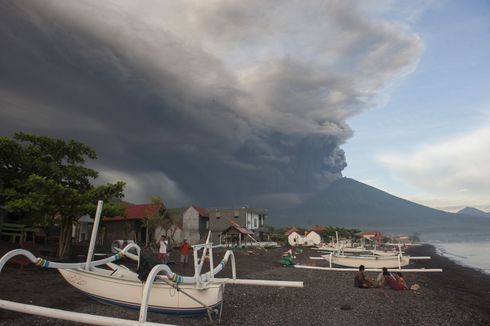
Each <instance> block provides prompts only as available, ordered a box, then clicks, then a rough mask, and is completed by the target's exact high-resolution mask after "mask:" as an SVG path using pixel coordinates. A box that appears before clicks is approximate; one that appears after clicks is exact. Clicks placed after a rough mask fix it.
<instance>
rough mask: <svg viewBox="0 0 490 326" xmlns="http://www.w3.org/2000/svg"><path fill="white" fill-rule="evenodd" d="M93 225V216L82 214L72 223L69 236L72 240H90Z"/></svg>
mask: <svg viewBox="0 0 490 326" xmlns="http://www.w3.org/2000/svg"><path fill="white" fill-rule="evenodd" d="M93 226H94V218H92V217H90V215H88V214H87V215H83V216H82V217H80V218H79V219H78V220H77V221H76V222H74V223H73V226H72V233H71V237H72V239H73V242H85V241H90V236H91V235H92V228H93Z"/></svg>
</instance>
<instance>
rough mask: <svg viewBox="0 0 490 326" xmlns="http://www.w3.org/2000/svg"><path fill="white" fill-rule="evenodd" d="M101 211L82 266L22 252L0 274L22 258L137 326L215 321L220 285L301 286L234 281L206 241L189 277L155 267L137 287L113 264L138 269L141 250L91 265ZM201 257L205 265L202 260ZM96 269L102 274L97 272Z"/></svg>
mask: <svg viewBox="0 0 490 326" xmlns="http://www.w3.org/2000/svg"><path fill="white" fill-rule="evenodd" d="M101 211H102V202H101V201H99V206H98V207H97V214H96V218H95V223H94V228H93V230H92V237H91V240H90V245H89V250H88V254H87V261H86V262H81V263H59V262H52V261H48V260H45V259H43V258H41V257H36V256H34V255H33V254H32V253H31V252H29V251H27V250H24V249H15V250H12V251H10V252H8V253H7V254H5V255H4V256H3V257H1V258H0V271H1V270H2V268H3V266H4V265H5V263H6V262H7V261H8V260H9V259H11V258H12V257H14V256H17V255H23V256H25V257H26V258H27V259H29V260H30V261H31V262H32V263H34V264H36V265H37V266H40V267H43V268H55V269H57V270H58V271H59V272H60V274H61V275H62V277H63V278H64V279H65V280H66V281H67V282H68V283H69V284H70V285H72V286H74V287H75V288H77V289H79V290H80V291H82V292H83V293H85V294H86V295H88V296H89V297H91V298H93V299H95V300H97V301H100V302H104V303H110V304H115V305H119V306H123V307H127V308H133V309H139V310H140V316H139V320H138V323H139V324H138V325H140V324H141V325H143V324H145V323H146V316H147V312H148V311H153V312H161V313H169V314H181V315H200V314H207V315H208V317H209V319H210V320H213V317H212V316H213V314H218V316H219V317H220V316H221V313H222V305H223V297H224V290H225V285H226V284H239V285H255V286H276V287H303V282H296V281H294V282H291V281H273V280H254V279H238V278H237V277H236V266H235V257H234V254H233V252H232V251H231V250H227V251H226V252H225V255H224V257H223V259H222V260H221V261H220V262H219V264H217V265H216V266H214V262H213V248H215V246H213V244H212V243H210V242H209V235H208V238H207V241H206V243H205V244H198V245H194V246H192V249H193V255H194V275H193V276H182V275H178V274H176V273H174V272H173V271H172V270H171V269H170V267H169V266H167V265H165V264H157V265H155V266H152V267H151V270H150V271H149V273H148V276H147V277H146V279H145V281H142V280H141V279H140V277H139V275H138V274H137V273H136V272H134V271H131V270H130V269H128V268H127V267H125V266H123V265H117V264H115V263H114V262H115V261H117V260H119V259H121V258H122V257H127V258H129V259H132V260H135V261H137V262H138V266H140V264H141V263H142V255H141V249H140V247H139V246H138V245H137V244H135V243H130V244H128V245H127V246H126V247H124V249H117V248H116V250H117V251H118V252H117V253H116V254H115V255H112V256H110V257H108V258H104V259H101V260H97V261H92V257H93V249H94V246H95V239H96V235H97V228H98V223H99V220H100V213H101ZM131 251H132V252H131ZM200 252H202V254H201V255H199V253H200ZM205 257H207V258H208V259H204V258H205ZM205 261H207V262H208V263H209V271H208V272H207V273H202V269H203V265H204V263H205ZM228 261H231V269H232V277H231V278H218V277H216V275H217V274H218V273H219V272H221V271H222V270H223V269H224V267H225V265H226V264H227V263H228ZM102 265H105V266H107V267H108V268H101V266H102ZM140 276H141V275H140ZM17 305H18V303H14V302H9V301H4V302H2V307H3V308H5V309H9V307H11V309H12V310H16V309H17ZM32 307H37V306H32ZM14 308H15V309H14ZM24 308H25V307H24ZM38 308H39V309H36V308H33V309H34V311H38V312H39V314H41V310H42V309H41V307H38ZM19 309H21V310H20V311H24V312H28V311H27V309H24V310H22V309H23V308H19ZM29 309H30V308H29ZM44 309H46V308H43V310H44ZM17 311H19V310H17ZM28 313H31V312H28ZM53 313H55V312H53ZM70 314H75V313H72V312H68V311H61V313H58V312H56V315H57V317H55V318H61V319H66V320H73V319H69V318H73V315H70ZM78 315H80V314H77V316H78ZM82 315H84V314H82ZM80 318H86V319H83V320H80V321H81V322H86V323H90V321H91V320H92V319H93V316H92V315H89V316H85V317H83V316H82V317H80ZM124 321H127V320H124ZM114 322H115V323H114V324H118V323H119V322H121V320H118V321H117V322H116V321H114ZM122 324H123V323H122V322H121V325H122Z"/></svg>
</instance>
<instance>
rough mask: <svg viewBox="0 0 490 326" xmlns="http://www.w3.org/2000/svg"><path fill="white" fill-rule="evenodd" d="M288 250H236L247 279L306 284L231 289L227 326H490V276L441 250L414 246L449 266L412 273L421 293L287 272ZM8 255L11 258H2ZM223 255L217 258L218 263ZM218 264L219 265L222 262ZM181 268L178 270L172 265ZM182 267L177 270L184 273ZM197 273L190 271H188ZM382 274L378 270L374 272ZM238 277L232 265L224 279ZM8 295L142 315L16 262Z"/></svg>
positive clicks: (7, 314)
mask: <svg viewBox="0 0 490 326" xmlns="http://www.w3.org/2000/svg"><path fill="white" fill-rule="evenodd" d="M284 249H285V248H280V249H274V250H268V251H267V252H257V251H255V252H253V253H252V252H251V251H247V250H243V251H238V252H236V261H237V275H238V277H239V278H255V279H271V280H272V279H275V280H291V281H304V283H305V287H304V288H302V289H290V288H271V287H253V286H227V287H226V291H225V301H224V310H223V315H222V321H221V325H297V324H307V325H326V324H328V325H377V326H379V325H489V324H490V275H487V274H483V273H481V272H479V271H477V270H474V269H471V268H468V267H464V266H461V265H458V264H456V263H455V262H453V261H452V260H450V259H448V258H447V257H441V256H439V255H436V250H435V247H433V246H431V245H423V246H420V247H412V248H410V254H412V255H414V256H415V255H417V256H426V255H430V256H432V257H433V258H432V259H431V260H429V261H415V262H414V263H413V265H412V266H413V267H425V268H436V267H439V268H443V269H444V272H443V273H406V274H405V276H406V279H407V282H408V284H409V285H411V284H414V283H417V284H419V285H420V287H421V288H420V290H417V291H394V290H390V289H358V288H355V287H353V278H354V274H353V273H351V272H337V271H335V272H333V271H330V272H325V271H316V270H303V269H295V268H290V267H281V266H280V265H279V264H278V261H279V259H280V256H281V255H282V252H283V251H284ZM0 254H3V252H2V253H0ZM222 254H223V253H217V255H216V259H218V258H221V257H222ZM317 255H318V253H317V252H315V251H313V250H309V249H306V250H305V251H304V253H302V254H300V255H298V256H297V262H298V263H300V264H308V265H317V266H327V264H328V263H327V262H326V261H325V262H323V261H317V260H315V261H313V260H310V259H309V257H310V256H317ZM215 261H217V260H215ZM172 267H173V268H174V266H172ZM180 269H181V268H180V266H175V270H176V271H177V272H181V271H180ZM189 270H190V268H189V269H188V273H187V274H189V273H190V272H189ZM368 275H369V276H370V277H375V276H376V275H375V273H370V274H368ZM227 276H230V267H229V266H227V267H226V268H225V270H224V274H223V277H227ZM0 289H1V291H0V298H1V299H5V300H12V301H17V302H23V303H31V304H37V305H43V306H49V307H53V308H59V309H66V310H70V311H77V312H86V313H92V314H98V315H105V316H117V317H119V318H128V319H133V320H136V319H137V318H138V312H137V311H135V310H128V309H124V308H119V307H115V306H109V305H103V304H100V303H97V302H95V301H92V300H90V299H89V298H87V297H85V296H84V295H83V294H82V293H80V292H79V291H77V290H76V289H74V288H73V287H71V286H69V285H68V284H67V283H66V282H65V281H64V280H63V279H62V278H61V276H60V275H59V273H58V272H57V271H55V270H45V269H39V268H37V267H34V266H30V267H28V268H26V269H25V270H24V271H22V272H19V268H18V267H17V266H16V265H10V264H9V265H8V266H6V268H5V270H4V271H2V273H0ZM148 320H149V321H152V322H161V323H169V324H176V325H215V324H217V323H214V324H211V323H210V322H209V321H208V320H207V318H206V317H205V316H203V317H178V316H168V315H160V314H153V313H150V314H149V318H148ZM0 325H67V326H68V325H70V326H71V325H79V324H76V323H71V322H65V321H61V320H54V319H48V318H44V317H38V316H31V315H26V314H21V313H16V312H11V311H7V310H0Z"/></svg>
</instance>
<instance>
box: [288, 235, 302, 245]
mask: <svg viewBox="0 0 490 326" xmlns="http://www.w3.org/2000/svg"><path fill="white" fill-rule="evenodd" d="M295 239H296V241H294V240H295ZM288 243H289V244H290V245H291V246H301V245H303V237H302V236H301V235H299V234H298V233H297V232H292V233H291V234H290V235H289V236H288Z"/></svg>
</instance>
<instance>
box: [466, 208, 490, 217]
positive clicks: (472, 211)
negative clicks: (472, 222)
mask: <svg viewBox="0 0 490 326" xmlns="http://www.w3.org/2000/svg"><path fill="white" fill-rule="evenodd" d="M458 214H460V215H470V216H479V217H486V218H490V213H486V212H484V211H481V210H479V209H476V208H473V207H465V208H463V209H462V210H460V211H459V212H458Z"/></svg>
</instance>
